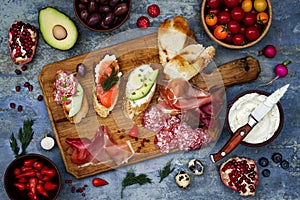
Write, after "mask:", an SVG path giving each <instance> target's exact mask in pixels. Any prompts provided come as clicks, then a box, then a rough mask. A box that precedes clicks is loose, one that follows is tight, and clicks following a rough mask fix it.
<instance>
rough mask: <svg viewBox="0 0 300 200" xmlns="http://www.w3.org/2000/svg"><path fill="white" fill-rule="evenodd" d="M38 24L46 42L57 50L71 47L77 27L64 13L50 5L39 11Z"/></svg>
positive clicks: (75, 39) (76, 33)
mask: <svg viewBox="0 0 300 200" xmlns="http://www.w3.org/2000/svg"><path fill="white" fill-rule="evenodd" d="M39 26H40V31H41V33H42V36H43V38H44V40H45V41H46V43H47V44H49V45H50V46H51V47H53V48H56V49H59V50H68V49H70V48H72V47H73V46H74V45H75V43H76V41H77V38H78V31H77V27H76V25H75V24H74V22H73V21H72V20H71V19H70V18H69V17H68V16H67V15H65V14H64V13H62V12H60V11H58V10H56V9H55V8H52V7H47V8H44V9H41V10H40V11H39Z"/></svg>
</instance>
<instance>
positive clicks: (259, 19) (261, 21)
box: [256, 12, 269, 24]
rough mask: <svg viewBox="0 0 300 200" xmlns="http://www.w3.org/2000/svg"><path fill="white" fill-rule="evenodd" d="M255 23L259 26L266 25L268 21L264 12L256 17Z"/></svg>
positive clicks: (267, 16)
mask: <svg viewBox="0 0 300 200" xmlns="http://www.w3.org/2000/svg"><path fill="white" fill-rule="evenodd" d="M256 21H257V23H259V24H266V23H268V21H269V15H268V14H267V13H265V12H260V13H258V14H257V15H256Z"/></svg>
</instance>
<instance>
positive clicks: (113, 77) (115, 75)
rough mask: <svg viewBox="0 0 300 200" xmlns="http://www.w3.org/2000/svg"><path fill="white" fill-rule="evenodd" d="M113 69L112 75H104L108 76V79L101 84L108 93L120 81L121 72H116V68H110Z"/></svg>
mask: <svg viewBox="0 0 300 200" xmlns="http://www.w3.org/2000/svg"><path fill="white" fill-rule="evenodd" d="M110 67H111V70H112V72H111V74H110V75H108V74H104V76H106V77H107V78H106V79H105V80H104V81H103V82H101V86H102V87H103V90H104V91H105V92H106V91H108V90H109V89H110V88H112V87H113V86H114V85H115V84H116V83H117V82H118V81H119V79H120V77H119V76H118V73H119V70H115V67H114V66H112V65H111V66H110Z"/></svg>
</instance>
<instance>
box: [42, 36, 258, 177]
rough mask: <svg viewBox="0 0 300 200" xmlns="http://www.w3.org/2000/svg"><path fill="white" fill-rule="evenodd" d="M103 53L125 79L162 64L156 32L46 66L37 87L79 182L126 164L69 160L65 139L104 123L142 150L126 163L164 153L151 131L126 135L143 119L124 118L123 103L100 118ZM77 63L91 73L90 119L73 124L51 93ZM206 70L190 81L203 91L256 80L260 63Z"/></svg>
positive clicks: (87, 80) (87, 81) (84, 81)
mask: <svg viewBox="0 0 300 200" xmlns="http://www.w3.org/2000/svg"><path fill="white" fill-rule="evenodd" d="M105 54H114V55H116V57H117V59H118V62H119V65H120V70H121V71H122V73H123V75H124V76H125V77H126V74H127V75H128V74H129V71H130V70H132V69H133V68H135V67H137V66H139V65H141V64H149V63H159V57H158V49H157V34H156V33H154V34H150V35H146V36H143V37H140V38H137V39H133V40H130V41H127V42H124V43H120V44H116V45H113V46H109V47H106V48H102V49H99V50H96V51H93V52H90V53H85V54H82V55H79V56H75V57H73V58H70V59H66V60H62V61H58V62H54V63H51V64H48V65H45V66H44V67H43V68H42V71H41V73H40V74H39V83H40V85H41V88H42V91H43V94H44V100H45V103H46V106H47V110H48V113H49V117H50V121H51V124H52V127H53V130H54V134H55V137H56V142H57V145H58V147H59V149H60V152H61V156H62V159H63V161H64V164H65V167H66V170H67V171H68V172H69V173H71V174H72V175H74V176H75V178H84V177H87V176H91V175H94V174H98V173H101V172H105V171H109V170H111V169H115V168H118V167H122V166H124V165H121V166H117V165H115V164H114V163H105V164H99V165H88V166H77V165H75V164H73V163H72V162H71V160H70V156H69V155H68V148H69V145H68V144H66V142H65V140H66V138H78V137H87V138H90V139H92V138H93V136H94V135H95V133H96V131H97V129H98V128H99V126H100V125H106V126H107V127H108V128H109V130H110V132H111V134H112V137H113V139H114V140H115V141H116V142H117V143H123V142H126V141H127V140H129V141H130V142H131V143H132V146H133V148H134V149H135V150H136V151H137V152H138V153H135V155H134V156H133V157H132V158H131V159H130V160H129V162H128V164H126V165H130V164H133V163H137V162H141V161H144V160H148V159H151V158H155V157H158V156H161V155H164V154H163V153H161V152H160V151H159V150H158V149H157V147H156V146H155V145H154V143H153V140H154V136H155V133H153V132H151V131H147V130H146V129H145V128H143V127H139V138H138V139H134V138H131V137H129V136H128V132H129V130H130V128H131V127H132V125H133V123H134V122H135V123H140V119H138V118H135V119H134V120H133V121H134V122H133V121H132V120H129V119H128V118H126V117H125V116H124V115H123V112H122V108H121V103H119V102H118V104H117V105H116V107H115V109H114V110H113V111H112V113H111V114H110V115H109V117H108V118H105V119H103V118H100V117H98V116H97V115H96V113H95V111H94V107H93V102H92V101H93V84H94V75H93V70H94V66H95V64H97V63H99V61H100V60H101V58H103V56H104V55H105ZM79 63H83V64H84V65H85V66H86V69H87V74H86V75H85V77H84V78H80V77H79V81H80V83H81V85H82V86H83V88H84V91H85V93H86V95H87V97H88V101H89V112H88V115H87V116H86V118H84V119H83V120H82V121H81V122H80V123H79V124H76V125H75V124H71V123H70V122H69V121H68V120H67V118H66V117H65V115H64V113H63V109H62V107H61V106H60V105H58V104H57V103H56V102H54V101H53V98H52V92H53V82H54V78H55V73H56V71H58V70H60V69H63V70H69V71H72V72H76V66H77V64H79ZM208 69H209V70H208V72H205V73H201V75H198V76H196V77H195V78H193V79H192V80H191V82H192V83H193V84H195V85H197V86H199V87H201V88H205V89H210V88H212V87H215V86H216V87H221V86H230V85H234V84H240V83H244V82H248V81H251V80H255V79H256V78H257V76H258V74H259V73H260V66H259V62H258V61H257V60H256V59H255V58H253V57H245V58H241V59H238V60H235V61H232V62H229V63H226V64H224V65H222V66H219V67H218V68H216V67H212V68H211V69H210V68H208ZM216 80H218V81H216ZM124 83H125V81H123V84H124ZM121 85H122V82H121ZM121 88H122V86H121ZM122 92H124V89H123V90H121V93H120V96H121V97H122V94H123V93H122ZM119 101H122V98H119ZM139 125H140V124H139Z"/></svg>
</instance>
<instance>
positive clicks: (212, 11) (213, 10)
mask: <svg viewBox="0 0 300 200" xmlns="http://www.w3.org/2000/svg"><path fill="white" fill-rule="evenodd" d="M219 12H220V7H217V8H211V9H209V10H208V12H207V13H211V14H214V15H218V13H219Z"/></svg>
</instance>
